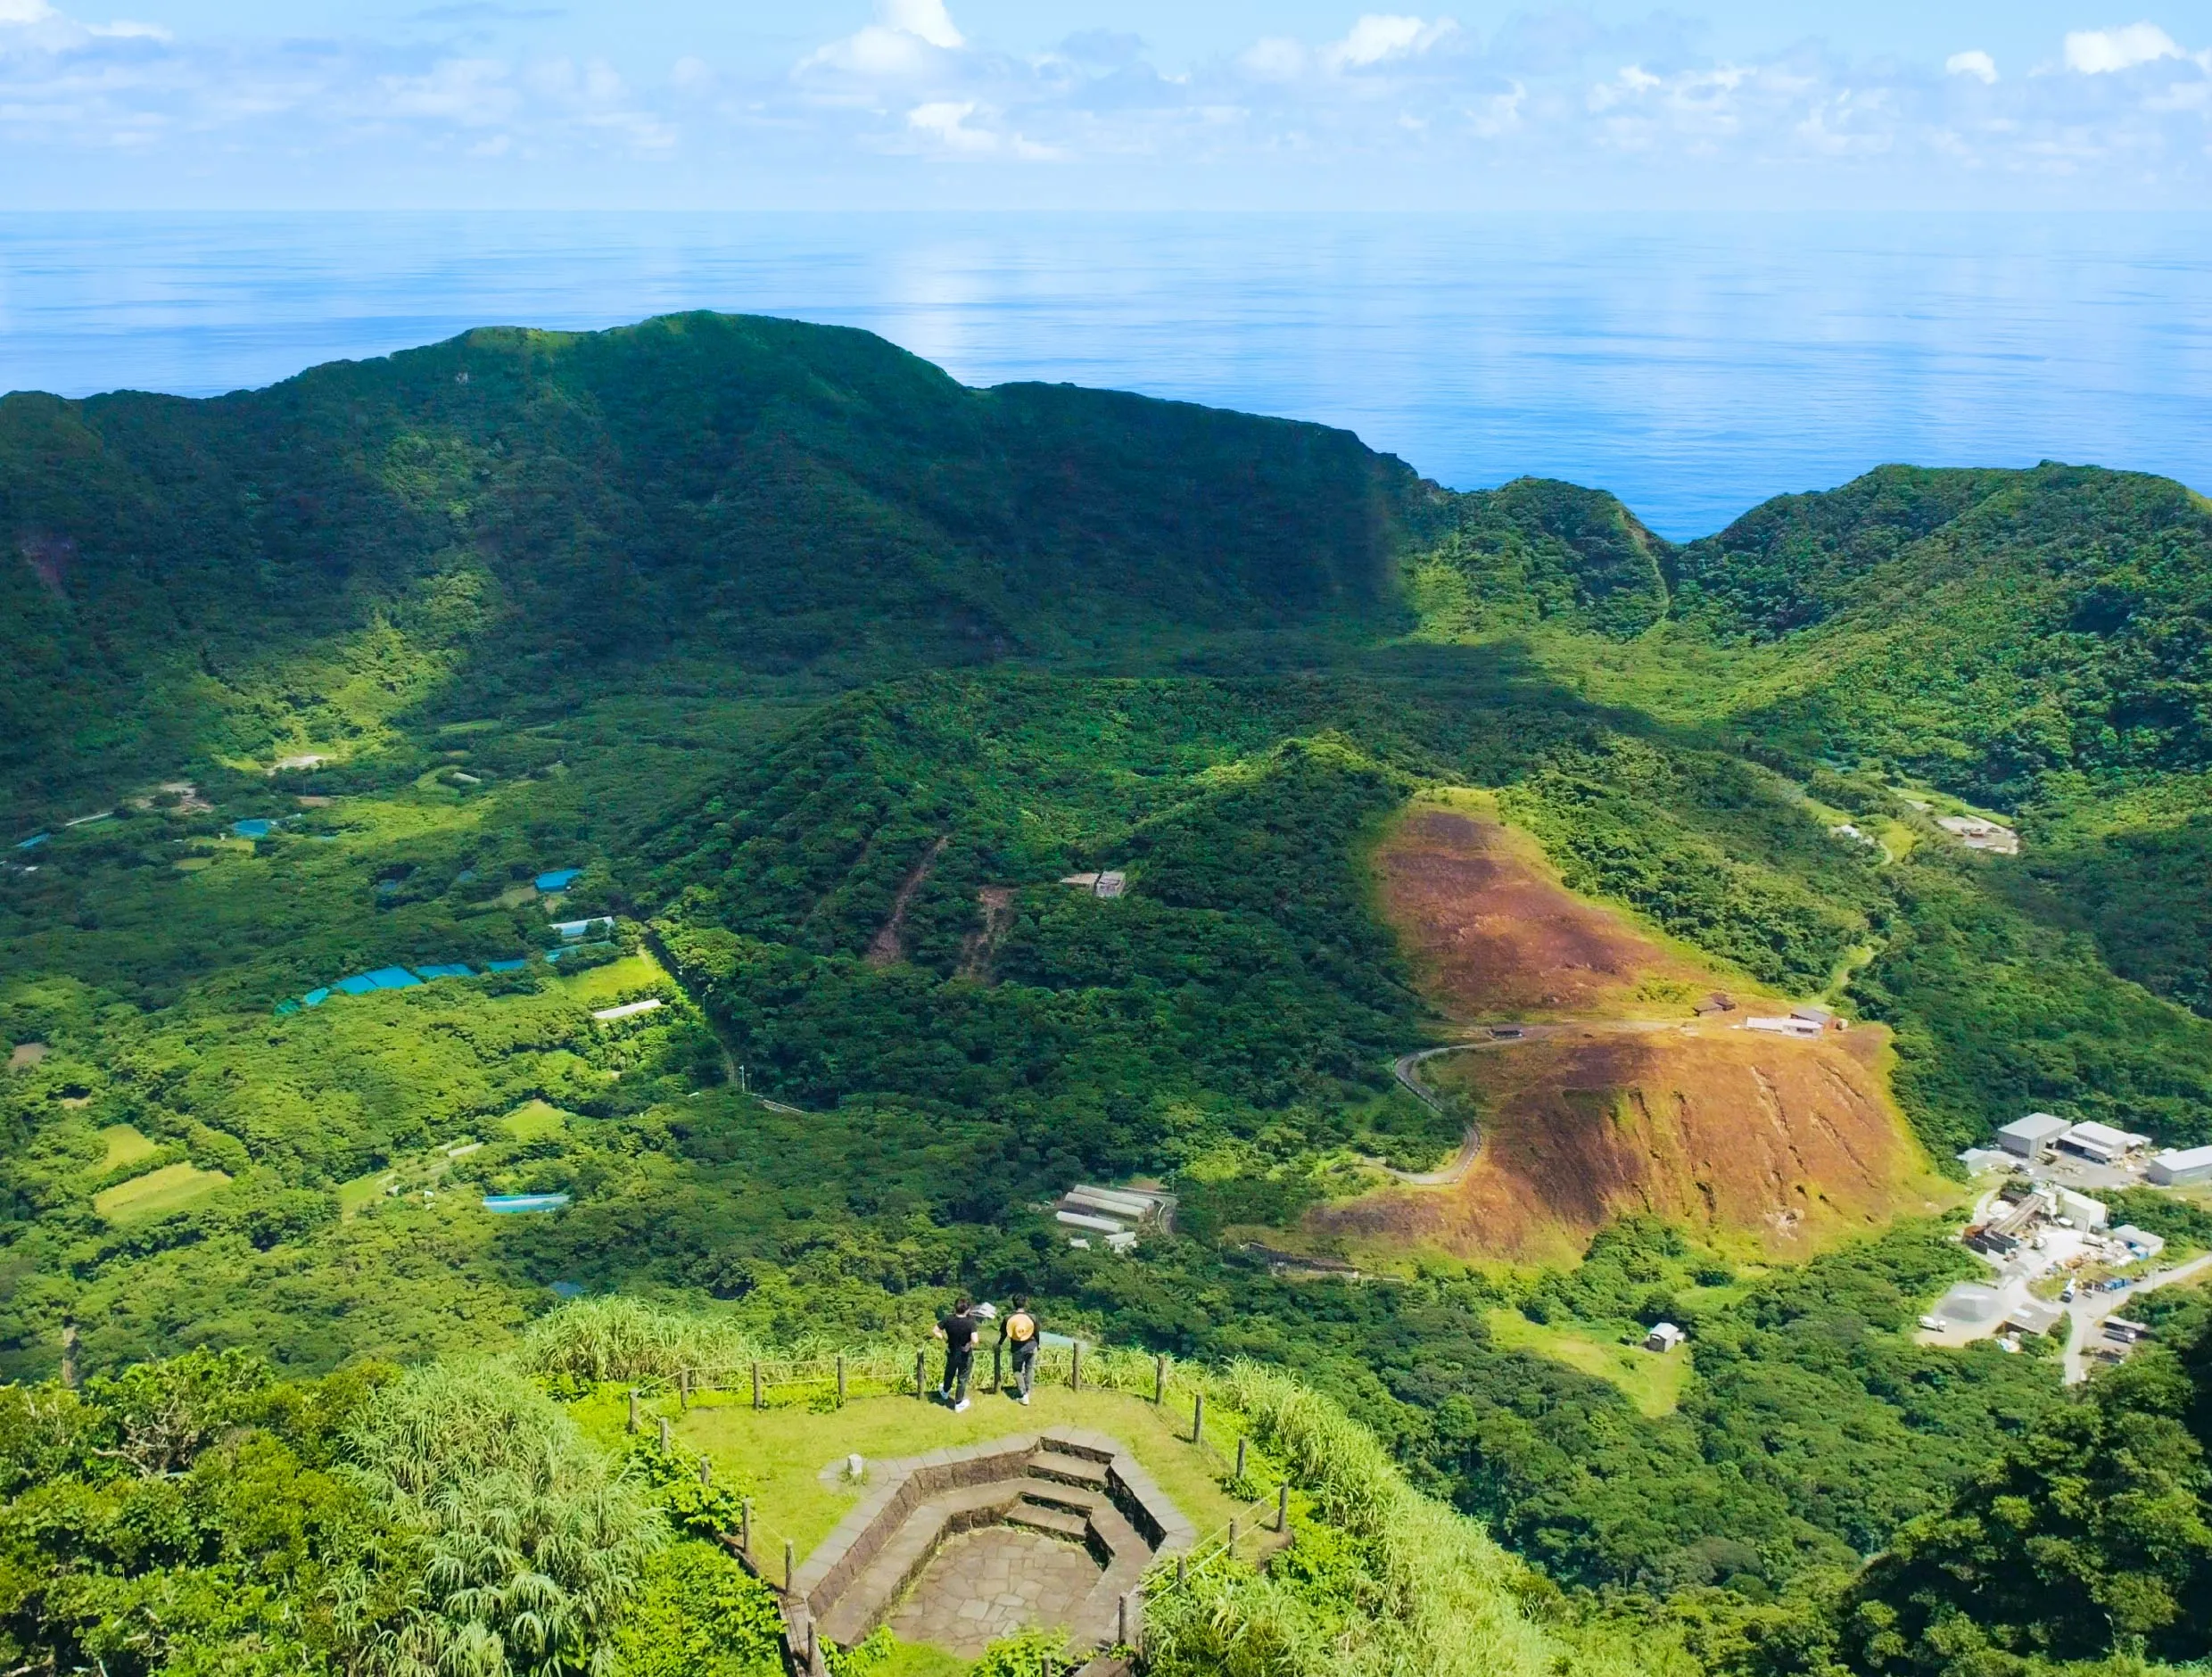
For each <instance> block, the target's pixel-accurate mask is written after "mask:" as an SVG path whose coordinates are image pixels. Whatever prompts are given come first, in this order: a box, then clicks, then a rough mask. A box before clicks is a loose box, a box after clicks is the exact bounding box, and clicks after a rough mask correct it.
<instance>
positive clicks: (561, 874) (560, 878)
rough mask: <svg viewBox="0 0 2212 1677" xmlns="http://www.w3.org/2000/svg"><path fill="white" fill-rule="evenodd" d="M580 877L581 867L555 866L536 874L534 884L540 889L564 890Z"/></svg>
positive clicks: (581, 875)
mask: <svg viewBox="0 0 2212 1677" xmlns="http://www.w3.org/2000/svg"><path fill="white" fill-rule="evenodd" d="M582 877H583V870H582V868H555V869H553V870H552V871H551V872H548V873H541V874H540V875H538V878H537V880H536V884H537V887H538V888H539V889H540V890H541V891H565V890H566V889H567V888H569V887H570V886H571V885H573V884H574V883H575V882H576V881H577V880H580V879H582Z"/></svg>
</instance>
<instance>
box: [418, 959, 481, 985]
mask: <svg viewBox="0 0 2212 1677" xmlns="http://www.w3.org/2000/svg"><path fill="white" fill-rule="evenodd" d="M415 976H416V977H417V978H418V979H424V980H425V981H427V980H429V979H473V978H475V976H476V975H475V972H473V971H470V970H469V969H468V968H466V967H465V966H463V965H462V964H461V963H460V962H458V961H454V962H447V963H446V964H445V965H444V966H442V967H417V968H416V969H415Z"/></svg>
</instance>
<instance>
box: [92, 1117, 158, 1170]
mask: <svg viewBox="0 0 2212 1677" xmlns="http://www.w3.org/2000/svg"><path fill="white" fill-rule="evenodd" d="M100 1139H101V1140H102V1141H103V1142H105V1143H106V1144H107V1149H108V1150H107V1154H106V1156H105V1157H104V1158H103V1159H102V1160H101V1161H100V1169H102V1170H103V1171H107V1170H120V1169H122V1168H123V1167H124V1166H125V1165H135V1164H136V1163H137V1162H138V1161H140V1160H141V1159H151V1158H153V1155H154V1154H155V1153H157V1152H161V1148H160V1146H159V1145H157V1144H155V1142H154V1141H153V1137H152V1136H147V1135H145V1134H144V1133H143V1132H141V1131H140V1130H139V1128H138V1127H137V1126H136V1124H110V1125H109V1126H108V1127H107V1128H104V1129H103V1130H102V1131H101V1132H100Z"/></svg>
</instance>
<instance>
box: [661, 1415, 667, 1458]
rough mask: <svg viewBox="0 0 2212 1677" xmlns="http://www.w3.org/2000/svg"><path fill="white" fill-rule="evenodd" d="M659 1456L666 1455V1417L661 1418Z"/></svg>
mask: <svg viewBox="0 0 2212 1677" xmlns="http://www.w3.org/2000/svg"><path fill="white" fill-rule="evenodd" d="M661 1454H662V1455H664V1456H665V1455H667V1454H668V1417H666V1416H662V1417H661Z"/></svg>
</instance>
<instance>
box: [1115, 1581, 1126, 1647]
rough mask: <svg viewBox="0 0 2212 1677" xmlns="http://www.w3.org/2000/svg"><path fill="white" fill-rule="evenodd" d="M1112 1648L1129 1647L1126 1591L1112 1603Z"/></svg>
mask: <svg viewBox="0 0 2212 1677" xmlns="http://www.w3.org/2000/svg"><path fill="white" fill-rule="evenodd" d="M1114 1646H1115V1647H1116V1648H1127V1647H1128V1646H1129V1593H1128V1591H1127V1590H1123V1591H1122V1593H1121V1596H1120V1598H1119V1599H1118V1600H1116V1601H1115V1603H1114Z"/></svg>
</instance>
